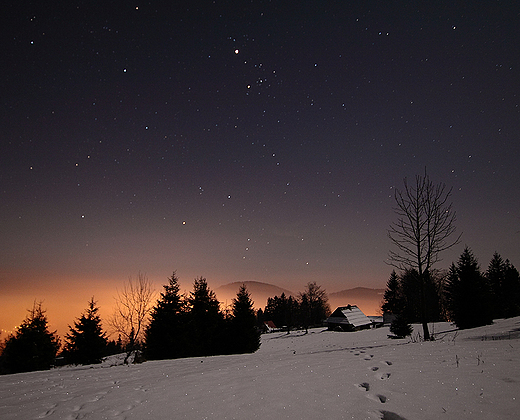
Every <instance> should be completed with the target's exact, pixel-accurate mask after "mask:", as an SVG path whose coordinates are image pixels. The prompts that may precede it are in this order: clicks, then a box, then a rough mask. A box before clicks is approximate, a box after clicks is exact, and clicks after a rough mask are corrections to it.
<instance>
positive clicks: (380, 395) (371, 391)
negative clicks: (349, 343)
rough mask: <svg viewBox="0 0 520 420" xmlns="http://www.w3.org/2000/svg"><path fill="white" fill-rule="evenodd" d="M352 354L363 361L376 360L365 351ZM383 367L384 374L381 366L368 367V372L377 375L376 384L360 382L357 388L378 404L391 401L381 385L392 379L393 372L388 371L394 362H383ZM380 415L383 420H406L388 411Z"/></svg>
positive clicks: (382, 411) (380, 411)
mask: <svg viewBox="0 0 520 420" xmlns="http://www.w3.org/2000/svg"><path fill="white" fill-rule="evenodd" d="M350 352H351V353H353V354H354V356H362V357H363V360H366V361H367V362H369V361H373V360H374V355H373V354H367V353H366V352H365V351H364V350H358V349H356V350H351V351H350ZM380 363H381V365H383V366H384V367H385V368H383V372H381V370H380V366H375V365H372V366H370V365H369V367H368V370H369V371H371V372H373V373H375V375H374V378H375V380H376V382H375V383H374V384H371V383H370V382H368V381H365V382H360V383H358V384H356V387H357V388H358V389H359V390H360V391H363V392H365V393H366V397H367V398H368V399H370V400H372V401H374V402H375V403H377V404H379V405H380V404H386V403H387V401H389V398H388V396H387V395H386V392H385V389H384V387H381V385H378V384H383V383H384V382H382V381H386V380H388V379H389V378H390V376H391V372H388V371H386V370H387V369H389V368H390V366H393V362H391V361H390V360H381V362H380ZM379 413H380V414H381V415H382V420H406V419H404V418H403V417H401V416H400V415H399V414H396V413H393V412H391V411H387V410H379Z"/></svg>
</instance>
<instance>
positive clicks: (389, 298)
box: [381, 270, 403, 315]
mask: <svg viewBox="0 0 520 420" xmlns="http://www.w3.org/2000/svg"><path fill="white" fill-rule="evenodd" d="M402 305H403V302H402V291H401V283H400V281H399V277H398V276H397V273H396V272H395V270H392V273H391V274H390V278H389V279H388V281H387V282H386V289H385V293H384V295H383V305H382V306H381V309H382V311H383V312H386V313H391V314H394V315H399V314H400V313H401V310H402Z"/></svg>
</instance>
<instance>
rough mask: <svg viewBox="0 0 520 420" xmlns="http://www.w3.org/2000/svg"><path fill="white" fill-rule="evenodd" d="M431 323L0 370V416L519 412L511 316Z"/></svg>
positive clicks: (519, 372) (517, 325) (519, 367)
mask: <svg viewBox="0 0 520 420" xmlns="http://www.w3.org/2000/svg"><path fill="white" fill-rule="evenodd" d="M434 328H435V334H436V341H434V342H415V343H414V342H411V340H409V339H405V340H391V339H388V338H387V334H388V328H386V327H384V328H380V329H376V330H368V331H360V332H355V333H339V332H329V331H325V330H323V329H313V330H310V331H309V333H308V334H303V333H302V332H292V333H290V334H286V333H272V334H268V335H264V336H263V337H262V346H261V348H260V350H259V351H257V352H256V353H254V354H248V355H235V356H217V357H206V358H200V357H199V358H190V359H178V360H168V361H156V362H146V363H143V364H140V365H130V366H122V365H119V366H111V367H110V366H109V365H110V363H113V360H114V359H112V361H107V362H105V363H104V364H103V365H97V366H87V367H63V368H59V369H53V370H51V371H45V372H33V373H25V374H16V375H6V376H0V418H1V419H24V420H28V419H43V418H47V419H154V420H156V419H255V418H257V419H286V418H287V419H320V418H324V419H325V418H327V419H381V418H385V419H388V420H392V419H393V420H399V419H401V418H405V419H461V418H467V419H518V418H520V317H517V318H512V319H506V320H497V321H495V323H494V325H490V326H486V327H481V328H476V329H473V330H466V331H456V330H455V329H454V328H453V327H452V326H451V325H450V324H448V323H441V324H435V326H434ZM416 331H419V329H418V327H417V326H416Z"/></svg>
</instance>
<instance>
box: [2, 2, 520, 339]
mask: <svg viewBox="0 0 520 420" xmlns="http://www.w3.org/2000/svg"><path fill="white" fill-rule="evenodd" d="M59 3H61V4H59V5H56V2H55V3H54V4H53V5H51V6H49V5H48V4H44V3H42V2H35V1H22V2H12V4H14V5H3V6H2V13H1V15H2V17H1V18H0V19H1V20H2V25H0V27H1V29H0V30H1V33H2V37H1V41H0V43H1V44H0V45H1V51H2V60H1V63H0V99H1V101H0V106H1V112H0V127H1V130H0V136H1V141H0V226H1V227H0V229H1V231H0V311H1V317H0V327H1V328H3V329H12V326H14V324H17V323H19V322H20V321H21V320H22V319H23V318H24V317H25V314H26V309H28V308H30V307H31V306H32V302H33V301H34V300H35V299H36V300H43V302H44V303H43V307H44V308H47V309H48V316H49V320H50V322H51V326H54V327H57V328H58V329H59V331H58V332H59V333H61V334H63V333H64V332H65V330H64V327H63V325H65V326H66V324H70V323H72V321H73V320H74V318H76V317H78V316H79V315H80V314H81V312H82V311H83V310H84V309H85V308H86V306H87V302H88V300H89V299H90V297H91V296H92V295H94V297H95V299H96V300H98V302H99V304H100V306H101V315H102V317H107V316H108V315H109V313H110V312H111V305H112V303H113V296H114V295H115V293H116V288H121V286H122V283H123V282H124V281H125V280H127V279H128V277H129V276H132V277H136V276H137V273H138V272H139V271H141V272H144V273H146V275H147V276H148V277H149V278H150V279H151V280H152V281H153V282H154V283H155V285H156V288H157V289H160V288H161V285H162V284H164V283H165V282H166V278H167V277H168V276H169V275H171V273H172V271H173V270H177V275H178V276H179V277H180V279H181V285H182V287H183V288H184V289H186V290H188V289H191V284H192V282H193V279H194V277H196V276H200V275H202V276H204V277H206V278H207V279H208V283H209V285H210V286H211V287H213V288H215V287H217V286H219V285H221V284H225V283H229V282H233V281H241V280H256V281H261V282H266V283H272V284H276V285H279V286H281V287H285V288H287V289H290V290H295V291H297V290H303V287H304V285H305V284H306V283H307V282H308V281H314V280H315V281H317V282H318V283H319V284H321V285H322V286H323V287H324V288H325V289H326V290H327V291H329V292H335V291H339V290H343V289H348V288H351V287H356V286H365V287H378V288H379V287H384V285H385V283H386V281H387V279H388V277H389V274H390V272H391V267H389V266H388V265H387V264H385V260H386V259H387V254H388V251H389V249H390V246H391V245H390V241H389V239H388V238H387V229H388V227H389V225H390V223H391V222H392V221H394V220H395V215H394V213H393V210H392V208H393V205H394V200H393V195H394V191H395V188H401V187H402V185H403V178H404V177H408V178H409V179H413V178H414V176H415V175H416V174H418V173H419V174H420V173H423V172H424V169H425V168H427V170H428V173H429V175H430V177H431V179H432V181H434V182H435V183H439V182H443V183H446V184H447V186H448V187H453V195H452V200H453V205H454V209H455V210H456V212H457V223H456V225H457V231H458V232H459V233H460V232H463V236H462V240H461V243H460V244H459V245H457V246H456V247H454V248H453V249H452V250H450V251H447V252H445V253H444V254H443V255H442V256H443V260H444V261H443V262H441V263H440V264H438V266H437V267H438V268H447V267H448V265H449V264H450V263H451V261H453V260H456V259H457V258H458V256H459V255H460V253H461V252H462V250H463V248H464V245H466V244H467V245H468V246H470V247H471V248H472V249H473V251H474V253H475V254H476V256H477V258H479V261H480V263H481V266H482V268H484V269H485V268H486V267H487V264H488V263H489V260H490V259H491V256H492V254H493V252H494V251H495V250H496V251H498V252H499V253H500V254H501V255H502V257H504V258H509V259H510V260H511V262H512V263H513V264H514V265H516V266H517V267H518V266H520V233H519V231H520V214H519V208H520V193H519V192H520V191H519V190H520V188H519V187H520V185H519V184H520V167H519V163H518V162H519V157H520V138H519V137H520V106H519V104H520V96H519V94H520V54H519V51H520V14H519V13H520V6H519V4H518V3H517V2H508V1H507V2H500V1H493V2H484V3H483V4H480V5H475V4H473V2H454V1H446V2H443V1H436V2H422V3H421V4H420V5H417V4H416V3H415V2H372V1H315V2H314V1H301V2H282V1H256V0H253V1H251V2H245V1H244V2H234V1H218V0H216V1H205V2H204V1H185V2H180V1H157V2H154V1H151V2H139V1H136V2H126V1H125V2H118V1H107V2H83V1H67V2H59ZM2 337H5V333H4V334H2Z"/></svg>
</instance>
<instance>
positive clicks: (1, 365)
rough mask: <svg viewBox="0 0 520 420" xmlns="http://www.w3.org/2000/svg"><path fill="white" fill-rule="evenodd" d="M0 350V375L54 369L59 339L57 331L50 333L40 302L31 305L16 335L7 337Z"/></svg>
mask: <svg viewBox="0 0 520 420" xmlns="http://www.w3.org/2000/svg"><path fill="white" fill-rule="evenodd" d="M2 347H3V348H2V354H1V355H0V373H2V374H6V373H18V372H30V371H33V370H45V369H49V368H50V367H51V366H53V365H54V362H55V359H56V353H57V352H58V350H59V348H60V339H59V337H58V335H57V334H56V331H54V332H50V331H49V329H48V321H47V316H46V315H45V311H44V310H43V309H42V305H41V302H40V303H36V302H35V303H34V305H33V308H32V309H31V310H30V311H29V314H28V315H27V317H26V318H25V320H24V321H23V322H22V324H21V325H20V327H19V328H18V329H17V331H16V333H15V334H13V335H10V336H9V337H7V339H6V340H5V341H4V343H3V344H2Z"/></svg>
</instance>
